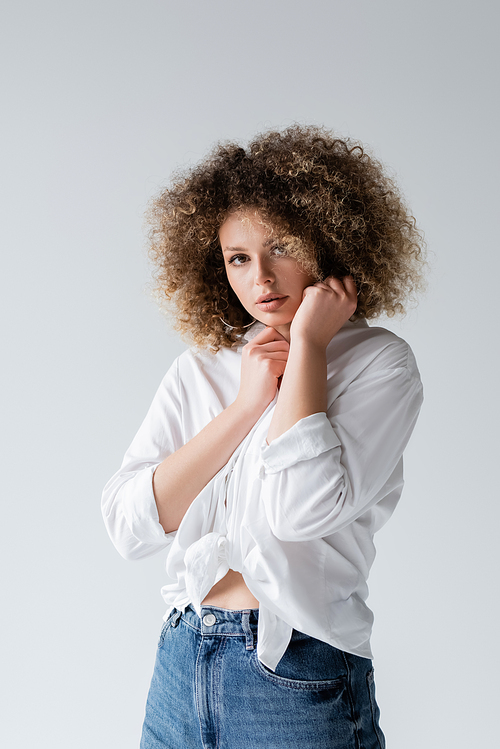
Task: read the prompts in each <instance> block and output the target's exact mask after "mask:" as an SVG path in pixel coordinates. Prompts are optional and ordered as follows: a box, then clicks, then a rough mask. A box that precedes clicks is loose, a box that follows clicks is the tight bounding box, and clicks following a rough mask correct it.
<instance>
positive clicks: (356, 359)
mask: <svg viewBox="0 0 500 749" xmlns="http://www.w3.org/2000/svg"><path fill="white" fill-rule="evenodd" d="M328 361H329V364H330V363H331V364H332V365H333V366H335V363H340V362H342V363H343V364H344V365H345V366H346V367H348V368H350V369H353V370H356V371H357V373H360V372H361V371H365V372H366V371H370V370H373V369H376V370H382V369H399V368H401V369H405V370H407V371H408V373H409V374H411V375H412V376H415V377H417V378H419V377H420V375H419V372H418V368H417V364H416V361H415V357H414V355H413V352H412V350H411V348H410V346H409V344H408V343H407V342H406V341H405V340H404V339H403V338H400V337H399V336H397V335H396V334H395V333H393V332H392V331H390V330H387V328H382V327H378V326H373V327H372V326H370V325H368V322H367V321H366V320H357V321H355V322H351V321H348V322H347V323H346V324H345V325H344V326H343V327H342V328H341V330H339V332H338V333H337V335H336V336H334V338H333V339H332V341H331V343H330V345H329V347H328Z"/></svg>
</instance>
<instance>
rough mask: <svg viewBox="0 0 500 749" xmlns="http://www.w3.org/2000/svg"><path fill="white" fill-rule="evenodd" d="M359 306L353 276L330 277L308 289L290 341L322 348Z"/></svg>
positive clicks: (293, 322)
mask: <svg viewBox="0 0 500 749" xmlns="http://www.w3.org/2000/svg"><path fill="white" fill-rule="evenodd" d="M357 305H358V297H357V291H356V285H355V283H354V281H353V279H352V276H344V278H334V277H333V276H329V277H328V278H326V279H325V280H324V281H318V282H317V283H315V284H313V285H312V286H307V288H305V289H304V293H303V297H302V303H301V305H300V307H299V308H298V310H297V312H296V313H295V317H294V318H293V320H292V324H291V327H290V342H291V343H292V344H293V342H294V341H297V340H300V339H302V340H305V341H307V342H308V343H309V344H312V345H316V346H318V347H321V348H325V349H326V347H327V346H328V344H329V343H330V341H331V340H332V338H333V336H334V335H335V334H336V333H338V331H339V330H340V328H341V327H342V325H344V323H345V322H347V320H349V318H350V317H351V316H352V315H353V314H354V312H355V311H356V307H357Z"/></svg>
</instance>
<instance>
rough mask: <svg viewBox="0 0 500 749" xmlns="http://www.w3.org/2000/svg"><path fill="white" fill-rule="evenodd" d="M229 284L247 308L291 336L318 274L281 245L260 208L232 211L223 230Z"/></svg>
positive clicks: (251, 313)
mask: <svg viewBox="0 0 500 749" xmlns="http://www.w3.org/2000/svg"><path fill="white" fill-rule="evenodd" d="M219 239H220V243H221V247H222V252H223V255H224V262H225V266H226V273H227V277H228V280H229V284H230V286H231V288H232V289H233V291H234V293H235V294H236V296H237V297H238V299H239V300H240V302H241V304H242V305H243V307H244V308H245V309H246V310H247V312H248V313H249V314H250V315H252V317H254V318H255V319H256V320H259V322H262V323H264V325H269V326H270V327H272V328H275V329H276V330H277V331H278V332H279V333H281V335H283V336H285V338H287V339H289V331H290V323H291V322H292V320H293V317H294V315H295V313H296V312H297V309H298V308H299V305H300V303H301V302H302V294H303V292H304V289H305V288H306V286H311V285H312V284H313V283H315V280H316V279H315V278H313V277H312V276H310V275H309V274H308V273H306V272H305V271H304V270H303V268H302V267H301V265H300V264H299V263H298V262H297V260H295V259H294V258H292V257H289V256H287V254H286V252H285V250H283V249H282V248H280V246H279V244H278V241H277V239H276V236H275V235H274V234H273V232H272V229H270V228H269V227H268V226H265V224H264V222H263V221H262V219H261V217H260V216H259V214H258V212H257V211H254V210H251V209H248V210H242V211H237V212H235V213H231V214H230V215H229V216H228V218H227V219H226V220H225V221H224V223H223V224H222V226H221V228H220V230H219Z"/></svg>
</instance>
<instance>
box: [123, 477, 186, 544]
mask: <svg viewBox="0 0 500 749" xmlns="http://www.w3.org/2000/svg"><path fill="white" fill-rule="evenodd" d="M157 466H158V464H157V463H155V464H153V465H151V466H148V467H147V468H143V469H142V470H141V471H139V472H138V473H137V474H136V475H135V476H134V478H132V479H130V480H129V481H127V483H126V484H125V485H124V486H123V488H122V492H123V499H122V503H123V514H124V515H125V519H126V521H127V525H128V526H129V528H130V530H131V531H132V533H133V535H134V536H135V537H136V538H137V539H138V540H139V541H141V542H142V543H146V544H158V545H161V546H165V543H166V542H168V541H169V540H170V539H172V538H173V537H174V536H175V534H176V533H177V531H172V532H171V533H165V531H164V530H163V527H162V526H161V525H160V519H159V517H158V508H157V506H156V502H155V496H154V493H153V473H154V472H155V470H156V468H157Z"/></svg>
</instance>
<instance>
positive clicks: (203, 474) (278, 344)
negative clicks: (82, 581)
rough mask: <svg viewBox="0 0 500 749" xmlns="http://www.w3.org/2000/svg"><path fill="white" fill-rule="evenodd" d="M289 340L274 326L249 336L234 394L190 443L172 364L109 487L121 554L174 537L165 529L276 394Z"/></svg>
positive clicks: (138, 552)
mask: <svg viewBox="0 0 500 749" xmlns="http://www.w3.org/2000/svg"><path fill="white" fill-rule="evenodd" d="M288 348H289V347H288V343H287V342H286V341H285V339H284V338H283V337H282V336H281V335H280V334H279V333H277V332H276V331H275V330H274V329H273V328H267V329H266V330H263V331H262V332H261V333H259V335H257V336H256V337H255V338H254V339H253V341H251V343H249V344H247V346H245V347H244V348H243V352H242V366H241V382H240V389H239V393H238V396H237V398H236V400H235V402H234V403H233V404H231V405H230V406H229V407H228V408H226V409H225V410H224V411H223V412H222V413H220V414H219V415H218V416H217V417H215V418H214V419H213V420H212V421H211V422H210V423H209V424H208V425H207V426H206V427H205V428H204V429H202V430H201V431H200V432H199V433H198V434H197V435H196V436H195V437H193V439H191V440H190V441H189V442H187V443H186V444H183V431H184V430H183V427H182V415H181V414H182V397H181V395H180V391H179V387H178V383H177V377H176V372H175V367H173V368H172V369H171V370H170V372H169V373H168V374H167V376H166V378H165V380H164V382H163V383H162V386H161V387H160V389H159V390H158V392H157V394H156V396H155V399H154V401H153V404H152V406H151V408H150V410H149V412H148V415H147V416H146V419H145V421H144V422H143V424H142V426H141V428H140V429H139V432H138V433H137V435H136V437H135V438H134V440H133V442H132V444H131V446H130V448H129V449H128V451H127V453H126V455H125V458H124V461H123V463H122V466H121V468H120V470H119V471H118V472H117V473H116V474H115V475H114V476H113V477H112V478H111V479H110V481H109V482H108V484H107V485H106V487H105V489H104V492H103V498H102V510H103V515H104V520H105V524H106V527H107V529H108V533H109V535H110V536H111V539H112V541H113V543H114V544H115V546H116V548H117V549H118V551H119V552H120V553H121V554H122V556H124V557H125V558H127V559H139V558H141V557H144V556H149V555H151V554H154V553H156V552H157V551H159V550H161V549H162V548H164V547H165V546H166V545H168V543H169V538H168V536H167V535H166V534H169V533H172V532H173V531H175V530H176V529H177V528H178V526H179V523H180V522H181V520H182V518H183V516H184V514H185V512H186V510H187V509H188V507H189V505H190V504H191V502H192V501H193V500H194V499H195V497H196V496H197V495H198V494H199V492H200V491H201V490H202V489H203V488H204V486H206V485H207V484H208V483H209V481H210V480H211V479H212V478H213V477H214V476H215V475H216V473H217V472H218V471H219V470H220V468H222V467H223V466H224V465H225V463H227V461H228V459H229V457H230V456H231V454H232V453H233V452H234V450H235V449H236V447H237V446H238V444H239V443H240V442H241V440H242V439H243V438H244V437H245V436H246V434H247V433H248V432H249V431H250V429H251V428H252V426H253V425H254V424H255V423H256V421H257V420H258V419H259V417H260V416H261V414H262V413H263V412H264V410H265V409H266V407H267V405H268V404H269V403H270V402H271V400H272V399H273V398H274V396H275V394H276V386H277V382H278V378H279V377H280V376H281V375H282V374H283V370H284V368H285V363H286V358H287V355H288ZM192 397H193V398H196V397H197V394H196V393H195V392H193V393H192Z"/></svg>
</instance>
